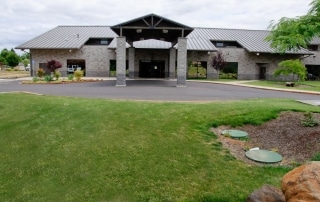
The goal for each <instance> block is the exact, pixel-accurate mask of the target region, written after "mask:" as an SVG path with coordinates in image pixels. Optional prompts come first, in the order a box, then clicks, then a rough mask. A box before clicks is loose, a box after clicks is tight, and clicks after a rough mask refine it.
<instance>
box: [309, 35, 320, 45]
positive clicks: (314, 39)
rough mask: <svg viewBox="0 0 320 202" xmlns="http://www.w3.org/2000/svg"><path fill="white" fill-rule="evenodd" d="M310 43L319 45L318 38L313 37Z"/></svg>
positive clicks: (319, 40) (319, 39)
mask: <svg viewBox="0 0 320 202" xmlns="http://www.w3.org/2000/svg"><path fill="white" fill-rule="evenodd" d="M310 44H311V45H319V44H320V38H318V37H315V38H313V39H312V40H311V42H310Z"/></svg>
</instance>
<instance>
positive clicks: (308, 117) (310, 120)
mask: <svg viewBox="0 0 320 202" xmlns="http://www.w3.org/2000/svg"><path fill="white" fill-rule="evenodd" d="M303 116H304V118H303V119H302V120H301V124H302V125H303V126H305V127H313V126H316V125H318V124H319V122H318V121H317V120H316V119H315V118H314V116H313V114H312V113H311V112H306V113H304V115H303Z"/></svg>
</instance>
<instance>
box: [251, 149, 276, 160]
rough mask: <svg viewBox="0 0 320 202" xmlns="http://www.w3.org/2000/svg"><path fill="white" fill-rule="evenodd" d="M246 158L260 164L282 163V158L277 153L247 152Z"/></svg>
mask: <svg viewBox="0 0 320 202" xmlns="http://www.w3.org/2000/svg"><path fill="white" fill-rule="evenodd" d="M246 157H247V158H249V159H251V160H253V161H257V162H260V163H278V162H280V161H282V156H281V155H280V154H278V153H277V152H273V151H268V150H249V151H247V152H246Z"/></svg>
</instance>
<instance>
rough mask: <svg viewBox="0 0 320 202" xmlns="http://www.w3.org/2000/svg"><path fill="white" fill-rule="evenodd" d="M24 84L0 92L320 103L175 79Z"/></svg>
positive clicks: (3, 86) (4, 83)
mask: <svg viewBox="0 0 320 202" xmlns="http://www.w3.org/2000/svg"><path fill="white" fill-rule="evenodd" d="M20 82H21V81H19V80H5V79H2V80H0V93H3V92H22V91H23V92H30V93H37V94H44V95H54V96H70V97H87V98H107V99H125V100H159V101H204V102H207V101H216V100H242V99H251V98H290V99H295V100H320V95H312V94H305V93H294V92H282V91H274V90H265V89H256V88H249V87H243V86H235V85H225V84H216V83H199V82H192V81H188V82H187V86H186V87H176V81H172V80H127V86H126V87H116V86H115V85H116V81H115V80H104V81H100V82H91V83H89V82H87V83H73V84H20Z"/></svg>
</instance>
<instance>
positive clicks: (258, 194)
mask: <svg viewBox="0 0 320 202" xmlns="http://www.w3.org/2000/svg"><path fill="white" fill-rule="evenodd" d="M285 201H286V200H285V197H284V195H283V193H282V191H281V189H278V188H276V187H273V186H271V185H263V186H262V187H261V188H260V189H257V190H255V191H254V192H252V194H251V195H250V196H249V197H248V198H247V202H285Z"/></svg>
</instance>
